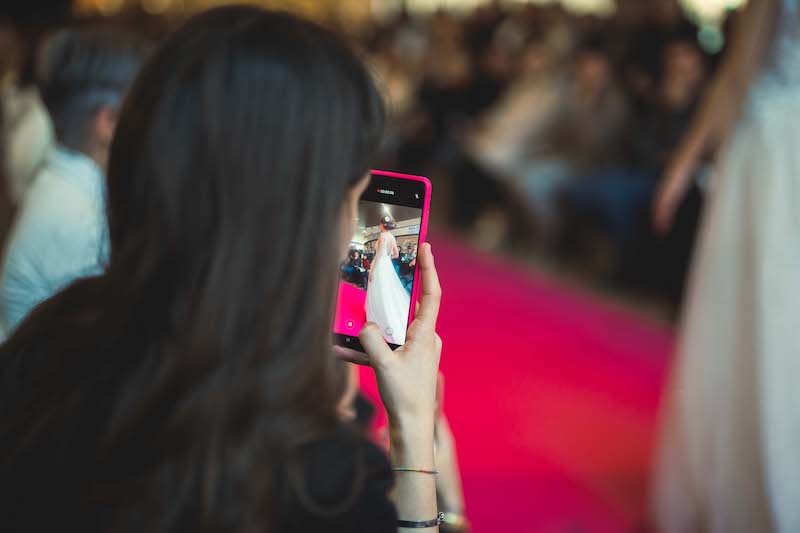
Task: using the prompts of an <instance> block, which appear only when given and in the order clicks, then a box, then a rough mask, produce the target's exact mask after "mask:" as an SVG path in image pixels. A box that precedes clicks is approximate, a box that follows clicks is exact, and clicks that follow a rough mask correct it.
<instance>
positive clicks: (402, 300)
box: [365, 216, 411, 344]
mask: <svg viewBox="0 0 800 533" xmlns="http://www.w3.org/2000/svg"><path fill="white" fill-rule="evenodd" d="M394 226H395V223H394V220H392V217H389V216H384V217H382V218H381V235H380V237H378V242H377V243H376V244H375V250H376V252H375V258H374V259H373V260H372V263H371V264H370V267H369V285H368V286H367V301H366V304H365V307H366V311H367V320H368V321H370V322H375V323H376V324H378V326H379V327H380V328H381V332H382V333H383V338H384V339H386V341H387V342H390V343H392V344H403V343H404V342H405V341H406V326H407V325H408V314H409V311H410V310H411V297H410V296H409V295H408V292H407V291H406V289H405V287H403V283H402V282H401V281H400V277H399V276H398V275H397V271H396V270H395V269H394V265H393V264H392V259H397V258H398V257H399V256H400V249H399V248H398V247H397V240H396V239H395V238H394V235H392V234H391V233H390V232H389V230H391V229H394Z"/></svg>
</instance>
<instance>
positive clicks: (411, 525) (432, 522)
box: [397, 513, 444, 529]
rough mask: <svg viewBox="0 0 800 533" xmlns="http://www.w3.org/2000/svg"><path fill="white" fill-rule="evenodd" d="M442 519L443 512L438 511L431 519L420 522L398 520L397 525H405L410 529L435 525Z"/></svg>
mask: <svg viewBox="0 0 800 533" xmlns="http://www.w3.org/2000/svg"><path fill="white" fill-rule="evenodd" d="M442 520H444V513H439V514H438V515H437V516H436V518H434V519H433V520H424V521H421V522H417V521H413V520H398V521H397V527H407V528H411V529H423V528H426V527H436V526H438V525H439V524H441V523H442Z"/></svg>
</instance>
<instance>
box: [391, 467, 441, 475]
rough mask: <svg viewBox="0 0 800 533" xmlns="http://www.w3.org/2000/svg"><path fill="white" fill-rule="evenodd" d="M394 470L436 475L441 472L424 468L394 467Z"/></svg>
mask: <svg viewBox="0 0 800 533" xmlns="http://www.w3.org/2000/svg"><path fill="white" fill-rule="evenodd" d="M392 472H417V473H419V474H430V475H432V476H435V475H436V474H438V473H439V471H438V470H425V469H424V468H402V467H400V468H392Z"/></svg>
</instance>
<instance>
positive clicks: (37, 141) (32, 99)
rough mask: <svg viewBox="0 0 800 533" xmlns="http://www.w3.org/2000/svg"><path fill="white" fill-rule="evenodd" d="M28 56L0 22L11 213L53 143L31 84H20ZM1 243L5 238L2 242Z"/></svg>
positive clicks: (0, 92) (0, 91)
mask: <svg viewBox="0 0 800 533" xmlns="http://www.w3.org/2000/svg"><path fill="white" fill-rule="evenodd" d="M26 55H28V54H26V52H25V50H24V45H23V43H22V41H21V39H20V38H19V36H18V35H17V32H16V30H15V29H14V26H13V25H12V24H11V22H10V21H0V107H2V113H3V120H2V121H0V128H1V129H2V135H3V138H4V144H3V146H4V149H5V165H4V170H5V175H6V180H7V182H6V187H7V190H8V197H9V202H10V204H9V206H10V208H11V210H10V211H9V213H13V210H15V209H16V208H17V207H18V206H19V205H20V204H21V203H22V200H23V197H24V196H25V194H26V192H27V190H28V188H29V186H30V184H31V182H32V180H33V177H34V175H35V174H36V172H37V170H38V169H39V167H40V166H41V165H42V162H43V161H44V159H45V157H46V155H47V153H48V152H49V151H50V149H51V147H52V144H53V127H52V124H51V122H50V117H49V116H48V115H47V111H46V110H45V108H44V104H43V103H42V101H41V98H40V96H39V91H38V89H37V88H36V87H35V85H34V84H32V83H28V84H24V85H23V84H22V83H23V80H21V79H20V75H21V70H22V63H23V58H24V57H25V56H26ZM3 242H5V241H3Z"/></svg>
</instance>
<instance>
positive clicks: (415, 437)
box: [334, 243, 442, 533]
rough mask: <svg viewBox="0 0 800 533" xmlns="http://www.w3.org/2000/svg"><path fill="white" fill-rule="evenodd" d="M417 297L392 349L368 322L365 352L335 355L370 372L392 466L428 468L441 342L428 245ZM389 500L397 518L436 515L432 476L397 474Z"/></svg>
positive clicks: (438, 292)
mask: <svg viewBox="0 0 800 533" xmlns="http://www.w3.org/2000/svg"><path fill="white" fill-rule="evenodd" d="M418 259H419V261H420V269H419V273H420V278H421V282H422V285H421V288H422V296H421V297H420V301H419V308H418V312H417V314H416V316H415V317H414V321H413V322H412V323H411V325H410V326H409V327H408V335H407V336H406V343H405V344H404V345H403V346H401V347H400V348H398V349H397V350H395V351H392V350H391V348H389V346H388V345H387V344H386V341H385V340H384V339H383V336H382V334H381V330H380V328H379V327H378V326H377V325H376V324H374V323H368V324H366V325H365V326H364V329H363V330H362V331H361V334H360V335H359V338H360V339H361V345H362V346H363V347H364V350H365V352H366V353H360V352H356V351H354V350H350V349H347V348H342V347H341V346H334V351H335V352H336V354H337V355H338V356H339V358H341V359H342V360H344V361H349V362H351V363H356V364H361V365H368V366H371V367H372V368H373V369H374V370H375V377H376V379H377V382H378V390H379V391H380V394H381V400H382V401H383V404H384V406H385V407H386V413H387V415H388V418H389V437H390V440H391V448H390V456H391V462H392V465H393V466H394V467H397V468H418V469H425V470H432V469H434V468H435V461H434V449H433V438H434V421H435V412H436V389H437V378H438V368H439V358H440V355H441V351H442V340H441V339H440V338H439V336H438V335H437V334H436V319H437V316H438V314H439V303H440V301H441V298H442V288H441V285H440V284H439V277H438V275H437V274H436V266H435V265H434V260H433V254H432V253H431V249H430V245H429V244H427V243H425V244H423V245H422V246H421V247H420V253H419V257H418ZM392 499H393V500H394V503H395V506H396V507H397V515H398V517H399V518H400V519H401V520H408V521H428V520H433V519H435V518H436V517H437V512H438V508H437V502H436V477H435V476H433V475H430V474H426V473H420V472H398V473H397V475H396V477H395V486H394V491H393V493H392ZM398 530H399V531H401V532H409V533H410V532H411V531H419V532H424V533H435V532H436V531H438V530H439V528H438V527H436V526H432V527H429V528H424V529H423V528H414V529H408V528H398Z"/></svg>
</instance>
